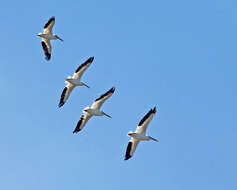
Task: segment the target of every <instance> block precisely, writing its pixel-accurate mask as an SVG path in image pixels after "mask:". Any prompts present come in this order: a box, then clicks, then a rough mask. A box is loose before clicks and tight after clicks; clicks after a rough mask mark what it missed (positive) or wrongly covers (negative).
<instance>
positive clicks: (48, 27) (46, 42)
mask: <svg viewBox="0 0 237 190" xmlns="http://www.w3.org/2000/svg"><path fill="white" fill-rule="evenodd" d="M54 23H55V17H51V18H50V19H49V20H48V22H47V23H46V24H45V25H44V31H43V33H41V32H40V33H38V34H37V36H38V37H41V38H42V41H41V45H42V48H43V50H44V54H45V59H46V60H47V61H48V60H50V58H51V49H52V47H51V43H50V40H57V39H58V40H61V41H63V39H61V38H60V37H58V36H57V35H55V34H52V29H53V26H54Z"/></svg>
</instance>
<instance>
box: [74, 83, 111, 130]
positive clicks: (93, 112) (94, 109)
mask: <svg viewBox="0 0 237 190" xmlns="http://www.w3.org/2000/svg"><path fill="white" fill-rule="evenodd" d="M114 91H115V88H114V87H112V88H111V89H110V90H108V91H107V92H106V93H104V94H102V95H101V96H100V97H99V98H97V99H96V100H95V101H94V102H93V104H92V106H91V107H89V106H87V107H85V108H84V110H83V115H82V116H81V118H80V120H79V121H78V123H77V126H76V128H75V129H74V131H73V133H78V132H79V131H81V130H82V128H83V127H84V126H85V124H86V122H87V121H88V120H89V119H90V118H91V117H92V116H103V115H105V116H107V117H109V118H111V116H109V115H108V114H106V113H104V112H103V111H101V110H100V108H101V106H102V105H103V103H104V102H105V100H107V99H108V98H109V97H110V96H111V95H112V94H113V93H114Z"/></svg>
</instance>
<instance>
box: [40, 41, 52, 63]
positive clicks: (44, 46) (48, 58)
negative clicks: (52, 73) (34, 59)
mask: <svg viewBox="0 0 237 190" xmlns="http://www.w3.org/2000/svg"><path fill="white" fill-rule="evenodd" d="M41 45H42V47H43V50H44V55H45V59H46V60H50V57H51V54H50V53H49V51H48V47H47V45H46V44H45V42H44V41H41Z"/></svg>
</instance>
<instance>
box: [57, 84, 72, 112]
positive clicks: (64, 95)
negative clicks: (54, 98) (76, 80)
mask: <svg viewBox="0 0 237 190" xmlns="http://www.w3.org/2000/svg"><path fill="white" fill-rule="evenodd" d="M74 87H75V85H73V84H71V83H68V84H67V86H65V88H64V89H63V92H62V94H61V98H60V101H59V104H58V107H62V106H63V105H64V104H65V102H66V101H67V99H68V97H69V96H70V94H71V92H72V90H73V89H74Z"/></svg>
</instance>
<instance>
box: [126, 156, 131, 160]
mask: <svg viewBox="0 0 237 190" xmlns="http://www.w3.org/2000/svg"><path fill="white" fill-rule="evenodd" d="M131 157H132V156H128V157H126V158H124V161H126V160H129V159H130V158H131Z"/></svg>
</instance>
